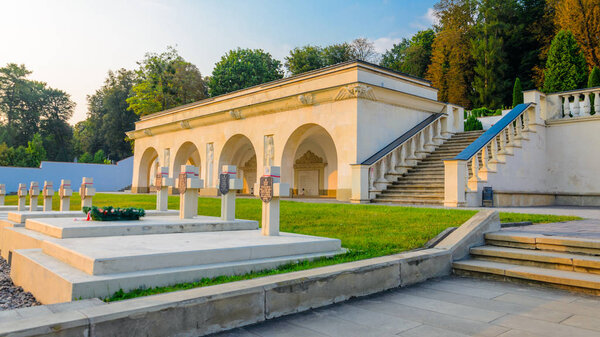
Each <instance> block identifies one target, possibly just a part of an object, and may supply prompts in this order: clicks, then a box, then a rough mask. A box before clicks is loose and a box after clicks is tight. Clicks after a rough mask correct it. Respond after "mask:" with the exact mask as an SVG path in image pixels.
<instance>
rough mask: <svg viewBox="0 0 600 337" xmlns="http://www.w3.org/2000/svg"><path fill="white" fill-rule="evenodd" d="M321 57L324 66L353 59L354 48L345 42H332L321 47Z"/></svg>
mask: <svg viewBox="0 0 600 337" xmlns="http://www.w3.org/2000/svg"><path fill="white" fill-rule="evenodd" d="M322 59H323V65H324V66H331V65H334V64H338V63H342V62H346V61H350V60H354V59H355V56H354V50H353V49H352V46H351V45H350V44H348V43H346V42H344V43H338V44H332V45H330V46H327V47H325V48H323V50H322Z"/></svg>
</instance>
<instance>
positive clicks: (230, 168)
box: [219, 165, 244, 221]
mask: <svg viewBox="0 0 600 337" xmlns="http://www.w3.org/2000/svg"><path fill="white" fill-rule="evenodd" d="M243 187H244V186H243V182H242V180H241V179H237V167H236V166H235V165H223V172H222V173H221V175H220V176H219V191H220V192H221V219H222V220H226V221H232V220H235V194H236V191H237V190H241V189H242V188H243Z"/></svg>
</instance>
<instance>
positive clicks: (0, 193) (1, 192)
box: [0, 184, 6, 205]
mask: <svg viewBox="0 0 600 337" xmlns="http://www.w3.org/2000/svg"><path fill="white" fill-rule="evenodd" d="M5 195H6V185H4V184H0V205H4V196H5Z"/></svg>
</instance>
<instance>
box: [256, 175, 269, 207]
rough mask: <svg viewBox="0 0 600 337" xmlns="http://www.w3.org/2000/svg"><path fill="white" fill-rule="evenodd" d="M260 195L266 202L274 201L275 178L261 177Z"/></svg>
mask: <svg viewBox="0 0 600 337" xmlns="http://www.w3.org/2000/svg"><path fill="white" fill-rule="evenodd" d="M258 194H259V196H260V199H261V200H262V201H264V202H270V201H271V199H273V177H260V190H259V191H258Z"/></svg>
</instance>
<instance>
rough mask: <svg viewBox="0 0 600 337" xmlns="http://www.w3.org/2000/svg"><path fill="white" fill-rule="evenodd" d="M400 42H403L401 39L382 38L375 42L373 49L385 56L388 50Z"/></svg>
mask: <svg viewBox="0 0 600 337" xmlns="http://www.w3.org/2000/svg"><path fill="white" fill-rule="evenodd" d="M400 41H402V39H400V38H391V37H380V38H378V39H375V40H373V47H375V51H376V52H378V53H379V54H383V53H385V51H386V50H388V49H391V48H392V47H393V46H394V44H396V43H400Z"/></svg>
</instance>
